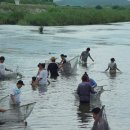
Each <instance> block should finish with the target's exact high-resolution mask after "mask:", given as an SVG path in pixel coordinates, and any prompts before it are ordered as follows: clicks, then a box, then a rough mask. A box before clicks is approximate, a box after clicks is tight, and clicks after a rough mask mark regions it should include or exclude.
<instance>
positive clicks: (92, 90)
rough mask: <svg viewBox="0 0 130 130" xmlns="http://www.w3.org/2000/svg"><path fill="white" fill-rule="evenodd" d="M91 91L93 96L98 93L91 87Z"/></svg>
mask: <svg viewBox="0 0 130 130" xmlns="http://www.w3.org/2000/svg"><path fill="white" fill-rule="evenodd" d="M90 91H91V93H92V94H95V93H97V92H96V91H94V88H93V87H91V86H90Z"/></svg>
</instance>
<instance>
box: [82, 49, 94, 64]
mask: <svg viewBox="0 0 130 130" xmlns="http://www.w3.org/2000/svg"><path fill="white" fill-rule="evenodd" d="M88 57H90V59H91V60H92V61H93V62H94V60H93V58H92V57H91V55H90V48H87V49H86V51H83V52H82V53H81V56H80V59H81V60H82V63H83V64H85V65H87V59H88Z"/></svg>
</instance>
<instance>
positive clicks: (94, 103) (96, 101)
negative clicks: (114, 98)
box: [90, 86, 104, 108]
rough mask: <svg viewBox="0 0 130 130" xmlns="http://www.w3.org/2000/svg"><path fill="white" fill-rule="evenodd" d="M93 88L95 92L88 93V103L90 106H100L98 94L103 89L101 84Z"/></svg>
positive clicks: (99, 94)
mask: <svg viewBox="0 0 130 130" xmlns="http://www.w3.org/2000/svg"><path fill="white" fill-rule="evenodd" d="M94 90H95V91H96V92H97V93H95V94H91V95H90V103H91V107H92V108H94V107H97V106H98V107H101V101H100V96H101V94H102V92H103V91H104V89H103V86H97V87H95V88H94Z"/></svg>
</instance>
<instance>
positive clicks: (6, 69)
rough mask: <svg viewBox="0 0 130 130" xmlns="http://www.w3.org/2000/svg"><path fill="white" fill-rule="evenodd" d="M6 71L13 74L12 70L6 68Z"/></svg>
mask: <svg viewBox="0 0 130 130" xmlns="http://www.w3.org/2000/svg"><path fill="white" fill-rule="evenodd" d="M5 70H6V71H10V72H13V71H12V70H10V69H7V68H5Z"/></svg>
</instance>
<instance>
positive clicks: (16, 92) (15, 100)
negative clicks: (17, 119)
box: [10, 80, 24, 105]
mask: <svg viewBox="0 0 130 130" xmlns="http://www.w3.org/2000/svg"><path fill="white" fill-rule="evenodd" d="M23 85H24V83H23V81H22V80H19V81H18V82H17V84H16V87H14V88H13V89H12V91H11V93H10V104H12V105H20V103H21V100H20V95H21V90H20V89H21V88H22V86H23Z"/></svg>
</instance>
